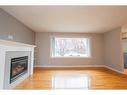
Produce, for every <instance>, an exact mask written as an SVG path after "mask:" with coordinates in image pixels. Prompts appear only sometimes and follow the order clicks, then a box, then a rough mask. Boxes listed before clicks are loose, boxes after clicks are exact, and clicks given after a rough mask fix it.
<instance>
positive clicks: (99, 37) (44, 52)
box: [35, 32, 104, 67]
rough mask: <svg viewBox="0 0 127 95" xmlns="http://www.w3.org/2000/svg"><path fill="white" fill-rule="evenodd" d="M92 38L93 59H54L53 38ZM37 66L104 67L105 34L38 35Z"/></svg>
mask: <svg viewBox="0 0 127 95" xmlns="http://www.w3.org/2000/svg"><path fill="white" fill-rule="evenodd" d="M52 36H64V37H91V52H92V57H91V58H52V57H51V56H50V53H51V51H50V49H51V37H52ZM35 38H36V40H35V41H36V42H35V43H36V46H37V48H36V51H37V56H36V64H35V65H36V66H40V67H82V66H101V65H103V63H104V62H103V57H104V56H103V48H104V47H103V46H104V45H103V34H93V33H91V34H88V33H39V32H38V33H36V37H35Z"/></svg>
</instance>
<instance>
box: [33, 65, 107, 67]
mask: <svg viewBox="0 0 127 95" xmlns="http://www.w3.org/2000/svg"><path fill="white" fill-rule="evenodd" d="M34 67H43V68H48V67H66V68H70V67H72V68H73V67H105V65H82V66H81V65H80V66H78V65H75V66H74V65H73V66H42V65H34Z"/></svg>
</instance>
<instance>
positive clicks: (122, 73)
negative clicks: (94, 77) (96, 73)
mask: <svg viewBox="0 0 127 95" xmlns="http://www.w3.org/2000/svg"><path fill="white" fill-rule="evenodd" d="M105 68H107V69H110V70H112V71H115V72H117V73H120V74H125V73H124V72H122V71H119V70H116V69H114V68H112V67H109V66H106V65H105Z"/></svg>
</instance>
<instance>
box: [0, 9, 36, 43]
mask: <svg viewBox="0 0 127 95" xmlns="http://www.w3.org/2000/svg"><path fill="white" fill-rule="evenodd" d="M0 39H3V40H12V41H16V42H21V43H26V44H34V43H35V33H34V32H33V31H32V30H31V29H29V28H28V27H26V26H25V25H24V24H22V23H21V22H20V21H18V20H17V19H15V18H14V17H13V16H11V15H10V14H8V13H6V12H5V11H4V10H2V9H1V8H0Z"/></svg>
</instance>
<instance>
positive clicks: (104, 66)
mask: <svg viewBox="0 0 127 95" xmlns="http://www.w3.org/2000/svg"><path fill="white" fill-rule="evenodd" d="M34 67H40V68H41V67H42V68H76V67H77V68H78V67H81V68H85V67H103V68H107V69H110V70H112V71H115V72H117V73H120V74H125V73H124V72H122V71H119V70H116V69H114V68H111V67H109V66H106V65H84V66H42V65H35V66H34Z"/></svg>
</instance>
